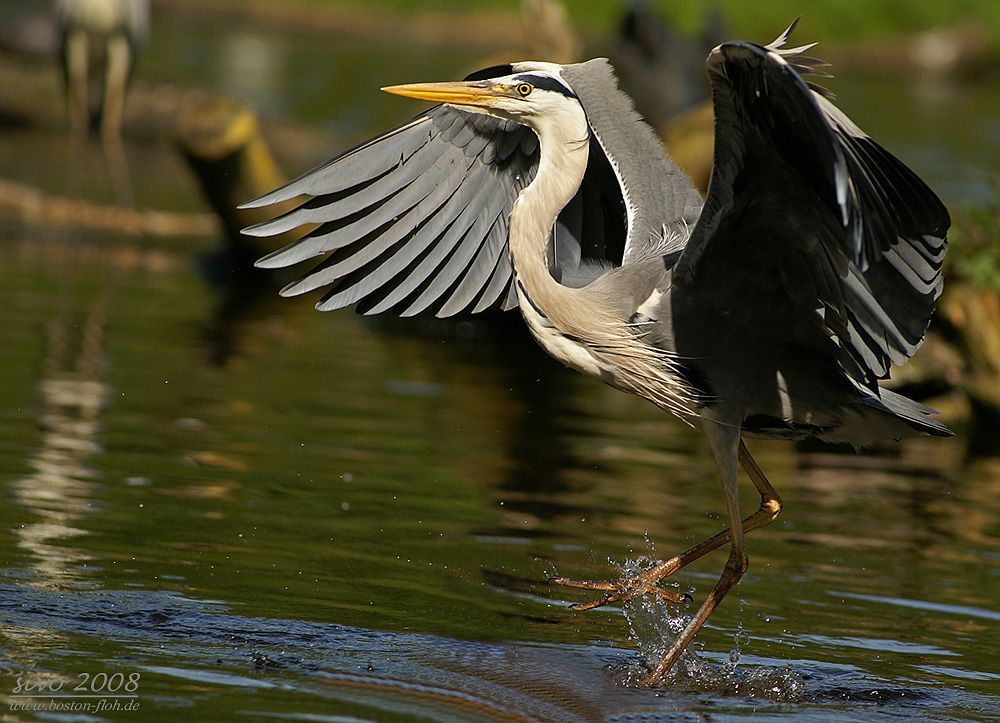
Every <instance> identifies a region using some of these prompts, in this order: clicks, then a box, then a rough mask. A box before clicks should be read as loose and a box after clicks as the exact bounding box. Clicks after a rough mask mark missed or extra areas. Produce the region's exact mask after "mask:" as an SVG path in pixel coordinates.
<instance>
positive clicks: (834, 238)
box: [675, 24, 950, 389]
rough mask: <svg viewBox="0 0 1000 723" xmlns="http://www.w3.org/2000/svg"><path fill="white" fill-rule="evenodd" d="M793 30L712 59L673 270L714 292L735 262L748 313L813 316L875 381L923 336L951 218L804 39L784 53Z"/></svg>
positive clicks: (849, 360)
mask: <svg viewBox="0 0 1000 723" xmlns="http://www.w3.org/2000/svg"><path fill="white" fill-rule="evenodd" d="M792 28H794V24H793V26H792V27H791V28H789V30H788V31H786V33H785V34H784V35H782V37H781V38H779V39H778V40H777V41H775V43H772V44H771V45H769V46H767V47H762V46H759V45H755V44H752V43H745V42H734V43H725V44H723V45H720V46H719V47H718V48H716V49H715V50H714V51H713V52H712V54H711V56H710V57H709V61H708V64H709V75H710V79H711V83H712V91H713V101H714V106H715V114H716V141H715V159H714V165H713V169H712V179H711V182H710V184H709V189H708V195H707V198H706V200H705V205H704V208H703V211H702V215H701V217H700V219H699V221H698V224H697V226H696V227H695V229H694V231H693V232H692V234H691V239H690V241H689V243H688V245H687V247H686V248H685V250H684V252H683V254H682V256H681V258H680V260H679V261H678V266H677V272H676V275H675V278H676V279H678V280H679V281H680V283H683V284H686V285H687V286H688V287H689V288H690V290H691V291H692V293H694V294H695V295H697V294H698V292H701V295H702V296H703V297H704V298H709V296H706V295H710V294H711V293H712V290H711V289H708V288H700V285H701V286H705V285H707V284H711V283H717V282H718V279H719V278H720V276H719V275H716V274H718V272H719V268H720V267H726V266H728V267H730V269H731V271H732V272H733V273H732V274H731V276H727V274H721V277H723V278H731V282H729V283H732V284H744V285H745V286H746V288H745V289H740V290H739V296H740V297H741V299H743V300H744V302H745V303H746V305H747V306H748V307H750V311H751V312H752V313H753V314H755V315H757V316H759V317H760V318H761V319H762V320H763V321H764V322H765V323H766V318H767V316H768V307H767V305H768V304H775V303H781V300H784V303H787V304H792V305H796V306H797V307H798V308H801V309H802V310H803V314H807V315H813V316H812V317H811V318H812V321H811V322H810V323H813V324H814V325H816V326H818V327H821V328H822V330H823V332H824V333H825V334H826V336H827V337H828V338H829V339H831V340H832V341H833V342H834V343H835V344H836V346H837V348H838V350H839V351H838V362H839V364H840V365H841V367H842V368H843V369H844V371H846V372H847V373H848V374H850V375H851V377H853V378H854V379H856V380H857V381H858V382H859V383H861V384H863V385H865V386H867V387H869V388H871V389H874V388H875V387H876V380H877V379H879V378H883V377H885V376H887V374H888V371H889V364H890V362H892V363H896V364H901V363H903V362H904V361H905V360H906V359H908V358H909V357H910V356H912V354H913V353H914V352H915V351H916V350H917V348H918V347H919V345H920V343H921V341H922V339H923V334H924V331H925V330H926V328H927V325H928V323H929V321H930V317H931V314H932V313H933V310H934V305H935V302H936V300H937V298H938V296H939V295H940V293H941V288H942V279H941V264H942V261H943V258H944V253H945V249H946V245H947V242H946V238H945V234H946V232H947V229H948V226H949V224H950V219H949V217H948V212H947V210H946V209H945V208H944V205H943V204H942V203H941V201H940V200H939V199H938V197H937V196H936V195H935V194H934V193H933V192H932V191H931V190H930V189H929V188H928V187H927V186H926V185H925V184H924V183H923V181H921V180H920V179H919V178H918V177H917V176H916V175H915V174H914V173H913V172H912V171H911V170H910V169H908V168H907V167H906V166H905V165H903V164H902V163H901V162H900V161H899V160H898V159H896V158H895V157H893V156H892V155H891V154H889V153H888V152H887V151H885V150H884V149H883V148H881V147H880V146H879V145H878V144H877V143H875V142H874V141H873V140H871V139H870V138H869V137H868V136H866V135H865V134H864V133H863V132H862V131H861V130H860V129H858V127H857V126H856V125H854V124H853V123H852V122H851V121H850V120H849V119H848V118H847V117H846V116H845V115H844V114H843V113H841V112H840V111H839V110H838V109H837V108H836V107H835V106H834V105H833V104H832V103H831V102H830V101H829V99H828V98H827V97H826V96H827V95H829V94H828V93H827V92H825V91H824V89H821V88H818V87H817V86H814V85H812V84H811V83H807V82H806V81H805V80H804V79H803V76H804V75H805V76H809V75H824V73H822V72H821V71H820V70H819V68H820V67H821V65H822V64H820V63H818V62H817V61H815V60H812V59H809V58H804V57H802V56H801V55H800V53H801V52H802V51H803V50H806V49H807V48H797V49H793V50H782V49H781V47H782V45H783V44H784V42H785V40H786V39H787V37H788V34H789V33H790V32H791V30H792ZM809 47H811V46H809ZM706 265H711V266H712V267H714V268H713V274H705V273H704V270H703V269H704V268H705V267H706ZM712 276H714V277H715V279H714V281H713V280H711V278H710V277H712ZM702 279H709V280H708V281H704V282H702ZM775 287H777V288H778V290H779V293H777V294H774V293H770V291H769V292H768V293H764V294H761V295H759V296H758V295H757V292H758V291H759V290H760V289H764V288H767V289H771V290H773V289H774V288H775ZM699 298H701V297H699ZM754 305H756V306H757V308H753V307H754Z"/></svg>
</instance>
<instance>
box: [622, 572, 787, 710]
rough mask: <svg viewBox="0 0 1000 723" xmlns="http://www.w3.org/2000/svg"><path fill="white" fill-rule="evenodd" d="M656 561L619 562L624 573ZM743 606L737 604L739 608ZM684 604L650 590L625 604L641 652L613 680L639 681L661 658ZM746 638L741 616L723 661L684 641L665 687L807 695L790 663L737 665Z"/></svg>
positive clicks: (683, 616)
mask: <svg viewBox="0 0 1000 723" xmlns="http://www.w3.org/2000/svg"><path fill="white" fill-rule="evenodd" d="M656 562H657V561H656V560H650V559H649V558H648V557H645V556H644V557H640V558H637V559H635V560H629V561H626V562H625V563H624V564H623V565H622V566H621V568H622V570H621V571H622V575H623V576H632V575H636V574H638V573H640V572H642V571H643V570H646V569H649V568H650V567H652V565H653V564H656ZM741 603H744V601H741ZM742 607H743V605H742V604H741V609H742ZM686 608H687V605H685V606H684V609H678V606H676V605H671V604H669V603H667V602H665V601H664V600H663V599H662V598H660V597H659V596H654V595H644V596H642V597H640V598H636V599H635V600H630V601H628V602H626V603H625V604H624V606H623V612H624V613H625V619H626V621H627V622H628V631H629V637H630V638H631V639H632V640H633V641H634V642H635V643H636V645H637V646H638V648H639V658H637V659H634V660H633V661H631V662H629V663H627V664H625V665H624V666H623V667H621V668H619V669H617V670H615V671H613V677H614V679H615V682H617V683H618V684H620V685H626V686H632V685H637V684H638V683H639V681H640V680H641V679H642V678H643V677H644V676H645V675H647V674H648V673H649V671H650V670H651V669H652V668H653V667H655V666H656V664H657V663H659V662H660V660H661V659H662V658H663V656H664V655H665V654H666V652H667V650H668V649H669V648H670V646H671V644H672V643H673V642H674V640H676V639H677V636H678V635H679V634H680V632H681V631H682V630H683V629H684V626H685V625H686V624H687V622H688V620H690V618H691V616H690V615H689V614H688V613H687V610H686ZM748 638H749V635H748V633H747V632H746V631H745V630H744V629H743V624H742V622H740V623H739V625H738V628H737V631H736V634H735V636H734V645H733V648H732V650H730V652H729V656H728V658H727V660H726V662H724V663H722V664H718V663H714V662H711V661H709V660H707V659H706V658H704V657H702V656H699V655H698V653H697V652H696V649H695V648H696V647H697V645H690V646H688V648H687V649H686V650H685V651H684V652H683V653H682V654H681V657H680V658H679V659H678V661H677V663H675V664H674V667H673V669H672V670H671V671H670V673H669V675H668V676H667V678H666V680H665V681H664V682H663V684H662V685H663V687H667V688H670V689H673V690H682V691H686V692H707V693H717V694H721V695H732V696H738V697H743V698H761V699H764V700H769V701H774V702H797V701H801V700H803V699H804V697H805V695H806V689H805V683H804V682H803V680H802V677H801V676H800V675H799V674H798V673H796V672H795V671H794V670H792V669H791V668H790V667H786V668H782V669H775V668H768V667H763V666H741V665H740V661H741V659H742V647H741V646H742V645H744V644H745V643H746V641H747V640H748Z"/></svg>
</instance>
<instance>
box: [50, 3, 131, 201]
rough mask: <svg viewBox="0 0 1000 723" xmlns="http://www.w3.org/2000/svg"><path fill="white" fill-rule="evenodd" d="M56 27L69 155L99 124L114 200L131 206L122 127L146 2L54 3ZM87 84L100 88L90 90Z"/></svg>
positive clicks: (77, 151)
mask: <svg viewBox="0 0 1000 723" xmlns="http://www.w3.org/2000/svg"><path fill="white" fill-rule="evenodd" d="M56 21H57V23H58V26H59V30H60V33H61V35H62V44H61V45H62V60H63V71H64V73H65V76H66V96H67V99H68V104H69V124H70V142H71V147H72V149H71V150H72V154H73V155H74V156H76V155H78V154H79V152H80V150H81V148H82V146H83V144H84V142H85V141H86V138H87V135H88V132H89V129H90V128H91V127H92V126H96V125H97V124H98V122H99V124H100V128H101V140H102V143H103V146H104V154H105V159H106V161H107V163H108V170H109V172H110V173H111V181H112V183H113V184H114V186H115V194H116V196H117V197H118V199H119V201H121V202H124V203H127V204H129V205H131V203H132V190H131V187H130V183H129V180H128V166H127V164H126V162H125V153H124V150H123V149H122V145H121V125H122V117H123V115H124V111H125V89H126V86H127V85H128V80H129V76H130V75H131V73H132V67H133V64H134V62H135V55H136V52H137V51H138V49H139V47H140V46H141V45H142V43H143V42H145V39H146V36H147V34H148V33H149V0H56ZM92 79H93V80H94V81H95V83H99V84H100V85H96V84H95V85H93V87H92V83H91V80H92ZM75 160H76V158H71V161H73V162H75ZM73 180H74V183H75V179H73Z"/></svg>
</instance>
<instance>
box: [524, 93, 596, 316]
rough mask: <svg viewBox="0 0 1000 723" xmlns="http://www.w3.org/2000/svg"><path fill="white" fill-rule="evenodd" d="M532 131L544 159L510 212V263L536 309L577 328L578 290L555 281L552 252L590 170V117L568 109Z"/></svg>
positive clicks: (539, 122)
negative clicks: (574, 302) (556, 229)
mask: <svg viewBox="0 0 1000 723" xmlns="http://www.w3.org/2000/svg"><path fill="white" fill-rule="evenodd" d="M533 130H534V131H535V133H536V134H537V135H538V140H539V147H540V153H541V157H540V159H539V164H538V173H537V174H536V175H535V178H534V180H533V181H532V182H531V183H530V184H529V185H528V187H527V188H525V189H524V190H523V191H522V192H521V195H520V196H519V197H518V199H517V201H516V202H515V203H514V207H513V208H512V209H511V213H510V253H511V259H512V261H513V264H514V272H515V274H516V276H517V280H518V282H519V284H520V285H522V286H523V289H524V293H526V294H527V295H528V297H529V298H530V299H531V302H532V303H533V305H534V306H536V307H537V308H538V309H539V311H541V312H542V313H543V314H544V315H545V316H547V317H548V318H549V319H550V320H551V321H552V322H553V323H554V324H556V325H557V326H560V327H562V326H567V327H574V326H576V324H575V323H573V320H572V319H570V318H569V317H571V316H572V312H567V311H566V307H567V306H568V302H569V296H571V295H572V291H573V290H572V289H569V288H567V287H565V286H563V285H562V284H560V283H558V282H557V281H556V280H555V279H553V278H552V275H551V273H549V263H548V258H547V249H548V245H549V238H550V236H551V234H552V229H553V226H554V225H555V222H556V219H557V217H558V216H559V212H560V211H562V209H563V208H564V207H565V206H566V204H567V203H569V201H570V199H572V198H573V196H574V195H575V194H576V192H577V189H579V187H580V183H581V182H582V180H583V175H584V173H585V171H586V170H587V158H588V154H589V147H590V142H589V129H588V127H587V118H586V116H585V115H584V113H583V109H582V108H581V107H580V106H579V104H576V103H572V104H565V105H564V106H563V107H562V108H560V111H559V112H558V113H554V114H550V115H547V116H545V118H544V119H541V120H536V123H535V124H534V125H533ZM518 293H519V295H520V294H521V291H520V290H519V291H518ZM520 301H521V302H522V303H525V301H526V300H524V299H520ZM561 322H565V323H561ZM564 331H567V332H569V331H571V328H565V329H564Z"/></svg>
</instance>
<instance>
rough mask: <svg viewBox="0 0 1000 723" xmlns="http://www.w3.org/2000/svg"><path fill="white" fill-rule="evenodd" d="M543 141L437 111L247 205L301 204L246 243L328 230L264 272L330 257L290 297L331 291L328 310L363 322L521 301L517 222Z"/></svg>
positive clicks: (480, 118)
mask: <svg viewBox="0 0 1000 723" xmlns="http://www.w3.org/2000/svg"><path fill="white" fill-rule="evenodd" d="M537 164H538V141H537V138H536V136H535V135H534V134H533V133H532V132H531V131H530V130H528V129H527V128H525V127H524V126H520V125H516V124H514V123H509V122H505V121H501V120H499V119H494V118H491V117H489V116H484V115H479V114H473V113H468V112H465V111H461V110H457V109H454V108H451V107H449V106H435V107H434V108H431V109H430V110H428V111H427V112H426V113H423V114H421V115H419V116H417V117H416V118H414V119H413V120H411V121H410V122H409V123H406V124H404V125H402V126H400V127H398V128H396V129H394V130H392V131H389V132H388V133H385V134H384V135H381V136H379V137H377V138H375V139H373V140H371V141H368V142H367V143H364V144H362V145H360V146H358V147H357V148H354V149H352V150H350V151H347V152H346V153H344V154H342V155H340V156H338V157H337V158H334V159H333V160H331V161H329V162H327V163H325V164H323V165H322V166H320V167H318V168H316V169H314V170H312V171H310V172H308V173H306V174H305V175H303V176H301V177H300V178H298V179H296V180H294V181H292V182H291V183H289V184H287V185H286V186H283V187H282V188H279V189H277V190H276V191H273V192H272V193H269V194H267V195H266V196H263V197H261V198H258V199H256V200H254V201H251V202H250V203H248V204H245V206H246V207H259V206H266V205H270V204H272V203H278V202H280V201H285V200H288V199H292V198H296V197H299V196H310V197H311V198H310V199H309V200H307V201H306V202H305V203H303V204H302V205H301V206H300V207H298V208H297V209H295V210H293V211H290V212H289V213H287V214H285V215H283V216H280V217H278V218H276V219H274V220H271V221H267V222H265V223H262V224H258V225H256V226H253V227H251V228H249V229H246V230H245V231H244V233H246V234H249V235H252V236H274V235H277V234H281V233H284V232H285V231H288V230H290V229H293V228H297V227H300V226H304V225H312V224H318V227H317V228H315V229H314V230H312V231H311V232H310V233H308V234H307V235H306V236H305V237H304V238H302V239H301V240H299V241H297V242H295V243H293V244H291V245H289V246H288V247H286V248H284V249H282V250H280V251H277V252H275V253H272V254H270V255H268V256H265V257H264V258H262V259H260V260H259V261H258V262H257V265H258V266H261V267H264V268H278V267H284V266H291V265H293V264H296V263H298V262H300V261H304V260H306V259H311V258H314V257H317V256H322V255H325V254H329V255H328V256H327V257H326V258H325V259H324V260H323V261H322V262H321V263H320V264H319V265H318V266H317V267H316V268H314V269H313V270H312V271H310V272H309V273H307V274H306V275H305V276H303V277H302V278H301V279H299V280H298V281H296V282H294V283H292V284H290V285H288V286H287V287H285V288H284V289H283V290H282V294H283V295H285V296H293V295H297V294H302V293H305V292H308V291H312V290H314V289H318V288H321V287H326V286H329V287H330V288H329V289H328V290H327V293H326V295H325V296H324V297H323V299H322V300H321V301H320V303H319V304H317V308H319V309H322V310H329V309H339V308H341V307H344V306H349V305H351V304H354V303H356V302H357V303H358V310H359V311H362V312H364V313H372V314H374V313H379V312H382V311H388V310H393V311H395V312H397V313H400V314H402V315H412V314H416V313H418V312H421V311H423V310H425V309H433V310H434V311H435V312H436V313H437V314H438V315H440V316H447V315H449V314H454V313H457V312H459V311H462V310H464V309H466V308H468V307H473V310H474V311H479V310H482V309H484V308H487V307H489V306H491V305H493V304H494V303H496V302H498V300H499V301H501V303H503V304H504V306H505V308H509V307H510V306H513V305H514V304H516V299H514V295H513V293H512V292H511V284H510V280H511V268H510V259H509V255H508V253H507V222H508V217H509V215H510V210H511V207H512V206H513V204H514V201H515V200H516V199H517V196H518V193H520V191H521V189H522V188H524V186H526V185H527V184H528V183H529V182H530V181H531V179H532V177H533V176H534V173H535V170H536V168H537Z"/></svg>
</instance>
